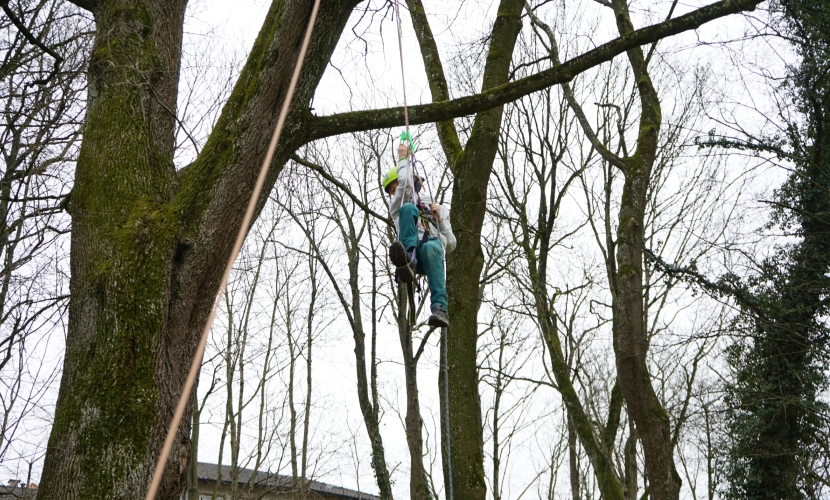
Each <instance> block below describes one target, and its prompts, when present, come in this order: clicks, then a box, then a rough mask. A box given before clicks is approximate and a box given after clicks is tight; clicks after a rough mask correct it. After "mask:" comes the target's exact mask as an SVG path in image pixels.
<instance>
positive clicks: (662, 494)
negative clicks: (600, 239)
mask: <svg viewBox="0 0 830 500" xmlns="http://www.w3.org/2000/svg"><path fill="white" fill-rule="evenodd" d="M612 6H613V8H614V14H615V17H616V21H617V28H618V30H619V32H620V35H625V34H626V33H630V32H631V31H633V29H634V28H633V26H632V24H631V19H630V18H629V14H628V6H627V4H626V2H625V1H624V0H613V1H612ZM627 55H628V60H629V63H630V64H631V68H632V70H633V72H634V78H635V81H636V82H637V89H638V91H639V95H640V105H641V108H642V110H641V115H640V125H639V135H638V138H637V149H636V152H635V153H634V155H633V156H630V157H628V158H625V159H623V162H624V164H625V184H624V186H623V192H622V197H621V199H620V211H619V227H618V228H617V269H616V277H615V278H616V279H612V280H610V281H611V282H612V283H614V284H615V286H616V293H614V294H613V300H612V309H613V316H614V319H613V327H612V328H613V337H614V353H615V355H616V360H617V380H618V383H619V385H620V389H621V390H622V394H623V397H624V398H625V403H626V409H627V410H628V413H629V415H630V416H631V418H632V419H633V420H634V423H635V425H636V427H637V431H638V434H639V437H640V440H641V442H642V445H643V455H644V456H645V462H646V471H647V473H648V479H649V482H650V484H651V490H650V496H651V497H652V498H654V499H656V500H677V499H678V498H679V497H680V485H681V479H680V475H679V474H678V473H677V470H676V468H675V466H674V455H673V449H674V445H673V443H672V436H671V424H670V422H669V415H668V413H666V410H665V409H664V408H663V405H662V404H661V403H660V400H659V399H658V398H657V394H655V392H654V388H653V387H652V386H651V375H650V374H649V372H648V361H647V353H648V337H647V332H646V324H645V320H644V317H643V226H644V214H645V207H646V200H647V195H648V185H649V180H650V176H651V170H652V166H653V164H654V160H655V158H656V154H657V148H658V135H659V130H660V124H661V121H662V115H661V111H660V100H659V98H658V96H657V92H656V91H655V90H654V86H653V85H652V82H651V78H650V77H649V74H648V70H647V67H646V62H645V58H644V57H643V51H642V49H641V48H639V47H637V48H635V49H631V50H629V51H628V52H627Z"/></svg>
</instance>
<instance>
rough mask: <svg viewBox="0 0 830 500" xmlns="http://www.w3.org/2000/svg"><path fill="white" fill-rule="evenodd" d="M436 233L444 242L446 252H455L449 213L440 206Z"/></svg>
mask: <svg viewBox="0 0 830 500" xmlns="http://www.w3.org/2000/svg"><path fill="white" fill-rule="evenodd" d="M438 233H439V234H440V235H441V237H442V239H443V240H444V247H446V250H447V252H452V251H453V250H455V245H456V241H455V235H454V234H453V232H452V225H450V211H449V210H447V207H445V206H443V205H441V222H439V223H438Z"/></svg>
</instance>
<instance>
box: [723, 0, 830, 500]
mask: <svg viewBox="0 0 830 500" xmlns="http://www.w3.org/2000/svg"><path fill="white" fill-rule="evenodd" d="M774 7H776V8H778V9H779V12H780V14H781V15H782V19H781V22H780V24H779V25H778V27H779V28H780V30H781V35H782V36H784V37H785V38H786V39H787V40H788V41H789V42H790V43H792V45H793V46H794V48H795V50H796V51H797V54H798V57H799V58H800V62H799V64H798V65H795V66H793V67H791V68H790V71H789V74H788V75H787V78H786V81H785V84H784V85H783V86H782V87H781V88H780V91H781V92H782V93H784V94H785V99H786V100H787V101H791V102H792V103H793V105H794V106H795V107H796V109H797V110H798V113H799V115H800V116H799V115H797V117H796V119H795V120H794V121H790V122H789V123H786V135H785V136H784V137H782V138H781V139H780V141H770V140H762V141H751V142H750V143H749V144H748V146H749V147H751V148H754V149H759V150H766V151H774V152H778V153H779V154H780V153H784V150H786V153H785V154H783V155H781V156H783V158H784V159H785V160H788V162H791V165H792V170H791V173H790V174H789V177H788V179H787V182H786V183H785V184H784V186H782V187H781V188H780V189H779V190H778V191H776V193H775V197H774V199H773V200H772V201H771V202H770V203H771V204H772V205H773V207H774V217H773V220H772V223H771V224H775V225H776V226H777V227H779V228H780V229H781V230H782V231H784V232H785V233H787V234H789V235H792V236H793V237H794V238H796V241H795V242H793V243H789V244H786V245H782V246H781V247H779V248H778V249H777V251H776V252H775V253H774V254H773V255H771V256H769V257H768V258H766V259H765V260H764V261H763V262H762V263H761V265H760V268H759V269H758V274H757V276H755V277H752V278H751V279H750V280H749V281H748V282H747V283H746V284H741V285H739V286H741V287H744V286H746V287H748V288H749V290H751V292H750V293H751V296H750V297H748V298H747V300H745V301H743V302H744V303H743V306H744V314H743V316H742V318H741V322H740V323H738V324H737V325H736V326H739V327H740V328H741V331H744V332H746V334H747V336H748V337H747V339H746V340H744V341H738V342H737V343H736V344H735V345H734V347H733V349H732V352H731V361H732V362H733V363H734V364H735V366H736V372H735V380H734V383H733V384H731V386H730V388H729V389H730V399H729V403H730V411H729V413H728V419H729V421H728V426H729V436H730V438H731V441H732V448H731V450H730V453H729V458H728V468H727V470H726V472H725V480H726V491H725V494H726V497H728V498H750V499H773V498H776V499H801V498H805V499H808V498H821V497H823V496H825V495H826V494H827V492H828V490H829V489H830V481H828V479H830V475H828V474H829V473H830V471H828V469H827V468H826V463H825V462H824V461H823V459H822V458H821V457H826V455H827V451H828V448H827V446H828V441H827V433H826V429H827V426H828V423H830V419H828V417H829V416H830V414H829V413H828V406H827V403H826V400H824V399H823V398H822V397H821V394H822V392H823V391H825V390H826V389H827V386H828V378H827V371H826V370H827V366H828V361H829V360H830V358H828V356H827V340H828V333H830V332H828V328H827V321H826V316H827V311H828V304H827V293H828V290H830V278H828V271H830V190H829V188H830V173H828V172H830V150H828V147H830V133H829V131H830V129H828V126H830V121H828V111H830V81H828V74H827V69H826V68H827V63H828V61H830V32H828V30H827V26H826V19H827V17H826V16H827V15H828V14H830V3H828V2H826V1H820V2H802V1H782V2H780V4H778V5H775V6H774ZM787 115H788V113H786V111H785V110H782V116H784V117H786V116H787Z"/></svg>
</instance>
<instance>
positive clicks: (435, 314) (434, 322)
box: [427, 306, 450, 328]
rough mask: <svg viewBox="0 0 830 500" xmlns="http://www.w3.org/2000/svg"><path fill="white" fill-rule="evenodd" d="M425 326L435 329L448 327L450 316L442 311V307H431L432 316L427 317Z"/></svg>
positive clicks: (444, 310) (445, 311)
mask: <svg viewBox="0 0 830 500" xmlns="http://www.w3.org/2000/svg"><path fill="white" fill-rule="evenodd" d="M427 324H428V325H429V326H434V327H436V328H446V327H448V326H450V316H449V315H448V314H447V310H446V309H444V307H443V306H433V307H432V314H430V315H429V319H428V320H427Z"/></svg>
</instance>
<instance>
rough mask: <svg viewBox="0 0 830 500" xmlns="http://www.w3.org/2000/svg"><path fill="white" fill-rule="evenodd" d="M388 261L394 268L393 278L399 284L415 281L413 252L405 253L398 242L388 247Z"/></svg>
mask: <svg viewBox="0 0 830 500" xmlns="http://www.w3.org/2000/svg"><path fill="white" fill-rule="evenodd" d="M389 260H391V261H392V265H393V266H395V278H397V280H398V281H399V282H401V283H412V282H413V281H415V252H414V251H413V252H407V251H406V249H404V247H403V244H402V243H401V242H400V241H395V242H394V243H392V244H391V245H389Z"/></svg>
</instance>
